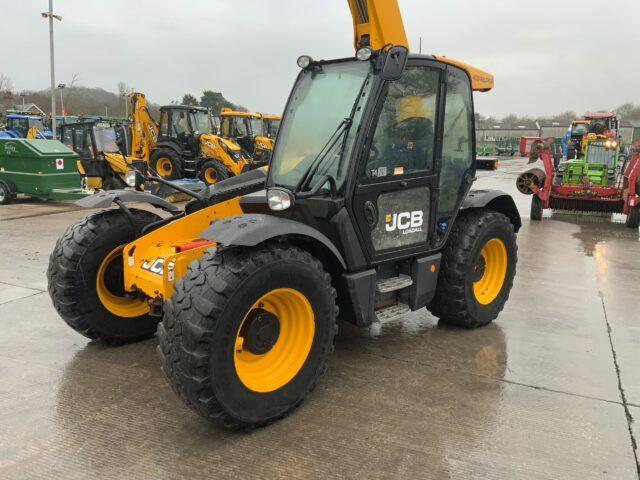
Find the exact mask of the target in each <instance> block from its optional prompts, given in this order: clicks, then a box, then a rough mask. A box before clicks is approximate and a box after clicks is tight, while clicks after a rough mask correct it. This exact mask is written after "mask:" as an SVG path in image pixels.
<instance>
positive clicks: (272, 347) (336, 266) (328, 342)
mask: <svg viewBox="0 0 640 480" xmlns="http://www.w3.org/2000/svg"><path fill="white" fill-rule="evenodd" d="M348 3H349V7H350V11H351V14H352V17H353V26H354V44H355V50H356V53H355V56H353V57H350V58H343V59H337V60H322V61H315V60H313V59H312V58H311V57H309V56H306V55H303V56H301V57H299V58H298V62H297V63H298V66H299V67H300V72H299V74H298V77H297V79H296V81H295V83H294V86H293V90H292V92H291V95H290V96H289V100H288V102H287V105H286V108H285V113H284V115H283V118H282V125H281V128H280V130H279V132H278V136H277V139H276V142H275V144H274V150H273V154H272V157H271V160H270V164H269V168H268V169H266V168H258V169H253V170H250V171H247V172H244V173H242V174H238V175H236V176H233V177H231V178H228V179H225V180H222V181H219V182H216V183H215V184H213V185H211V186H209V187H208V188H206V189H205V190H203V191H201V192H189V194H190V195H191V197H193V198H192V200H191V201H190V202H188V203H187V204H186V206H185V207H184V208H183V209H180V208H178V207H176V206H175V205H172V204H170V203H168V202H166V201H164V200H162V199H160V198H157V197H154V196H152V195H149V194H147V193H145V192H139V191H131V190H114V191H110V192H101V193H98V194H96V195H92V196H90V197H87V198H85V199H83V200H81V201H80V202H79V204H80V205H82V206H84V207H87V208H93V209H95V208H98V209H102V210H99V211H97V212H94V213H91V214H90V215H89V216H88V217H87V218H85V219H83V220H82V221H80V222H78V223H76V224H74V225H72V226H70V227H69V229H68V230H67V232H66V233H65V234H63V235H62V237H61V238H60V239H59V240H58V242H57V243H56V246H55V248H54V251H53V252H52V254H51V257H50V262H49V267H48V271H47V277H48V289H49V293H50V296H51V298H52V300H53V305H54V307H55V308H56V310H57V311H58V313H59V314H60V316H61V317H62V318H63V319H64V320H65V321H66V322H67V324H69V326H71V327H72V328H74V329H75V330H76V331H78V332H79V333H81V334H82V335H85V336H87V337H89V338H91V339H93V340H95V341H98V342H102V343H104V344H123V343H128V342H134V341H138V340H141V339H145V338H148V337H150V336H152V335H153V334H154V333H155V332H156V330H157V331H158V335H159V337H160V346H159V349H158V351H159V354H160V358H161V364H162V369H163V372H164V373H165V375H166V377H167V379H168V382H169V384H170V385H171V386H172V387H173V389H174V390H175V392H176V393H177V394H178V395H179V396H180V398H182V399H183V400H184V402H185V403H186V404H187V405H189V406H190V407H191V408H192V409H194V410H195V411H196V412H198V413H199V414H200V415H202V416H203V417H205V418H207V419H210V420H214V421H217V422H219V423H220V424H221V425H223V426H225V427H229V428H240V429H251V428H255V427H259V426H264V425H267V424H269V423H272V422H274V421H276V420H278V419H280V418H282V417H284V416H286V415H287V414H288V413H289V412H291V411H292V410H293V409H294V408H296V407H297V406H299V405H300V404H301V403H302V402H303V400H304V398H305V396H306V395H307V394H308V393H309V392H311V391H312V390H313V389H314V387H315V386H316V384H317V382H318V380H319V377H320V376H321V375H322V373H324V371H325V370H326V367H327V362H328V360H329V357H330V355H331V353H332V351H333V338H334V336H335V334H336V332H337V326H336V319H337V316H338V314H340V316H341V318H342V319H344V320H345V321H350V322H353V323H355V324H356V325H358V326H367V325H370V324H371V323H372V322H388V321H391V320H393V319H395V318H398V317H401V316H403V315H404V314H406V313H408V312H410V311H415V310H419V309H423V308H425V307H426V308H428V309H429V310H430V311H431V312H432V313H433V314H434V315H435V316H436V317H438V318H439V319H440V321H441V322H443V323H447V324H451V325H454V326H458V327H462V328H469V329H473V328H477V327H481V326H483V325H487V324H489V323H490V322H492V321H493V320H494V319H495V318H497V316H498V315H499V313H500V312H501V311H502V309H503V307H504V305H505V303H506V301H507V299H508V297H509V293H510V290H511V287H512V284H513V279H514V276H515V272H516V262H517V244H516V233H517V231H518V229H519V228H520V226H521V220H520V216H519V214H518V211H517V209H516V206H515V203H514V201H513V199H512V198H511V197H510V196H509V195H507V194H505V193H503V192H500V191H493V190H472V186H473V183H474V180H475V173H476V164H475V162H474V156H475V152H474V151H473V149H474V144H475V140H474V135H475V128H474V112H473V92H474V91H480V92H486V91H489V90H491V89H492V88H493V85H494V80H493V76H492V75H491V74H490V73H487V72H485V71H483V70H480V69H478V68H476V67H473V66H471V65H468V64H465V63H463V62H460V61H457V60H454V59H451V58H448V57H442V56H437V55H410V54H409V50H408V41H407V38H406V34H405V30H404V25H403V23H402V19H401V16H400V10H399V7H398V4H397V2H396V1H395V0H349V2H348ZM328 100H330V101H328ZM445 106H446V107H445ZM162 128H163V126H162V122H161V126H160V130H161V131H162ZM131 180H133V182H134V183H135V184H140V183H142V182H144V181H145V174H144V172H141V171H140V172H136V173H135V174H134V175H133V177H132V178H131ZM165 181H166V182H167V183H169V184H171V181H169V180H165ZM129 202H138V203H139V202H142V203H148V204H150V205H151V206H153V207H156V208H158V209H161V210H164V212H165V214H164V215H163V216H160V215H158V214H157V213H155V212H153V211H150V210H151V209H140V208H137V207H136V206H134V205H131V204H130V203H129ZM114 205H115V206H116V208H112V207H113V206H114ZM160 320H162V322H161V323H160V324H159V322H160Z"/></svg>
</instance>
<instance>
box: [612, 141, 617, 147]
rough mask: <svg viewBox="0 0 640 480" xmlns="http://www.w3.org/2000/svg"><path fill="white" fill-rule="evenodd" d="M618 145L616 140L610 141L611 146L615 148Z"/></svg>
mask: <svg viewBox="0 0 640 480" xmlns="http://www.w3.org/2000/svg"><path fill="white" fill-rule="evenodd" d="M617 146H618V142H616V141H615V140H613V141H612V142H611V148H616V147H617Z"/></svg>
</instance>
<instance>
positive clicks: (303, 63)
mask: <svg viewBox="0 0 640 480" xmlns="http://www.w3.org/2000/svg"><path fill="white" fill-rule="evenodd" d="M311 62H313V59H312V58H311V57H310V56H309V55H301V56H300V57H298V66H299V67H300V68H301V69H303V70H304V69H305V68H307V67H308V66H309V65H311Z"/></svg>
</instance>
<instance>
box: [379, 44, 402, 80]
mask: <svg viewBox="0 0 640 480" xmlns="http://www.w3.org/2000/svg"><path fill="white" fill-rule="evenodd" d="M381 58H382V74H381V76H382V79H383V80H387V81H389V82H393V81H395V80H399V79H400V77H402V73H403V72H404V69H405V67H406V66H407V60H408V58H409V50H408V49H407V48H405V47H391V48H389V50H387V51H386V52H385V53H384V54H383V55H382V57H381Z"/></svg>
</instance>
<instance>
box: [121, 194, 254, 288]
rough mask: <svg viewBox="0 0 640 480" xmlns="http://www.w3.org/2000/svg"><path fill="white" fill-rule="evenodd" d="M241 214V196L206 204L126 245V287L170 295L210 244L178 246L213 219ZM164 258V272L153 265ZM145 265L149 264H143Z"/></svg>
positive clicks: (197, 237)
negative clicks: (158, 271)
mask: <svg viewBox="0 0 640 480" xmlns="http://www.w3.org/2000/svg"><path fill="white" fill-rule="evenodd" d="M240 214H242V209H241V208H240V202H239V199H238V198H233V199H231V200H229V201H226V202H221V203H218V204H216V205H213V206H211V207H207V208H204V209H202V210H199V211H197V212H194V213H192V214H190V215H187V216H185V217H183V218H181V219H178V220H174V221H173V222H171V223H169V224H167V225H164V226H163V227H160V228H158V229H157V230H154V231H152V232H151V233H148V234H146V235H145V236H143V237H141V238H139V239H137V240H135V241H133V242H131V243H129V244H128V245H126V246H125V248H124V255H123V261H124V287H125V289H126V290H127V291H130V292H135V291H142V292H143V293H144V294H145V295H146V296H148V297H149V298H158V297H160V298H161V299H163V300H164V299H167V298H169V297H170V296H171V294H172V293H173V283H174V281H175V280H176V279H178V278H180V277H182V276H183V275H184V274H185V272H186V271H187V267H188V265H189V263H190V262H191V261H192V260H197V259H198V258H199V257H200V256H201V255H202V254H203V252H204V251H205V250H206V249H207V248H210V247H211V246H210V245H207V246H203V247H200V248H195V249H192V250H187V251H186V252H177V247H178V246H180V245H184V244H187V243H191V242H196V241H198V240H200V234H201V233H202V231H204V230H205V229H206V228H207V227H208V226H209V224H210V223H211V221H212V220H214V219H217V218H226V217H230V216H233V215H240ZM159 259H160V260H161V262H162V264H163V265H162V272H161V273H160V274H159V273H154V272H153V271H151V269H150V267H151V266H152V265H153V264H154V263H156V264H157V262H158V260H159ZM144 266H146V267H147V268H144Z"/></svg>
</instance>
